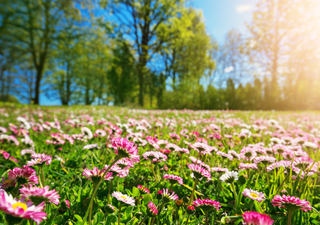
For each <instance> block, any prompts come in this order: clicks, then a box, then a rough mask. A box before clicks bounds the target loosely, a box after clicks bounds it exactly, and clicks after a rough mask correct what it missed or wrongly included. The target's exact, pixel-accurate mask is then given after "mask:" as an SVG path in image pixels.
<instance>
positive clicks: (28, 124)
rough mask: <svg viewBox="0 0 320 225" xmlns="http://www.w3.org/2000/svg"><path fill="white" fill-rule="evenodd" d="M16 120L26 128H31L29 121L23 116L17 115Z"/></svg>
mask: <svg viewBox="0 0 320 225" xmlns="http://www.w3.org/2000/svg"><path fill="white" fill-rule="evenodd" d="M17 120H18V121H19V122H20V123H21V126H22V127H23V128H25V129H26V130H29V129H30V128H31V125H30V123H29V122H28V121H27V120H26V119H25V118H23V117H21V116H19V117H17Z"/></svg>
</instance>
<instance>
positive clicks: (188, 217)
mask: <svg viewBox="0 0 320 225" xmlns="http://www.w3.org/2000/svg"><path fill="white" fill-rule="evenodd" d="M189 218H190V215H188V217H187V221H186V225H187V224H188V222H189Z"/></svg>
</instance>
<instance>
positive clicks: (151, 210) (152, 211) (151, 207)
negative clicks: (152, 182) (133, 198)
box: [147, 202, 158, 217]
mask: <svg viewBox="0 0 320 225" xmlns="http://www.w3.org/2000/svg"><path fill="white" fill-rule="evenodd" d="M147 214H148V216H150V217H155V216H156V215H157V214H158V209H157V207H156V205H155V204H154V203H153V202H149V203H148V209H147Z"/></svg>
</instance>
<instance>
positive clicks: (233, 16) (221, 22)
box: [40, 0, 259, 105]
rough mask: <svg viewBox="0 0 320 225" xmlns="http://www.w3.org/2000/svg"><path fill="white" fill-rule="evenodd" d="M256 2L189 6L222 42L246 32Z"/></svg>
mask: <svg viewBox="0 0 320 225" xmlns="http://www.w3.org/2000/svg"><path fill="white" fill-rule="evenodd" d="M258 2H259V0H193V1H192V2H191V5H192V6H193V7H194V8H197V9H199V10H202V12H203V16H204V20H205V24H206V27H207V32H208V33H209V34H210V35H212V36H213V37H215V38H216V39H217V40H218V41H219V42H222V41H223V39H224V37H225V35H226V33H227V32H228V31H229V30H231V29H237V30H238V31H240V32H241V33H245V32H246V26H245V22H250V21H251V19H252V12H253V11H254V10H255V7H256V4H257V3H258ZM40 104H41V105H60V101H59V100H50V99H48V98H47V97H46V96H45V95H44V94H41V95H40Z"/></svg>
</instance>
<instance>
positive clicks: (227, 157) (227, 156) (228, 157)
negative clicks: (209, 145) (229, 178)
mask: <svg viewBox="0 0 320 225" xmlns="http://www.w3.org/2000/svg"><path fill="white" fill-rule="evenodd" d="M216 154H217V155H220V156H221V157H222V158H223V159H229V160H230V161H232V160H233V156H232V155H229V154H227V153H224V152H221V151H218V152H217V153H216Z"/></svg>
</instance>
